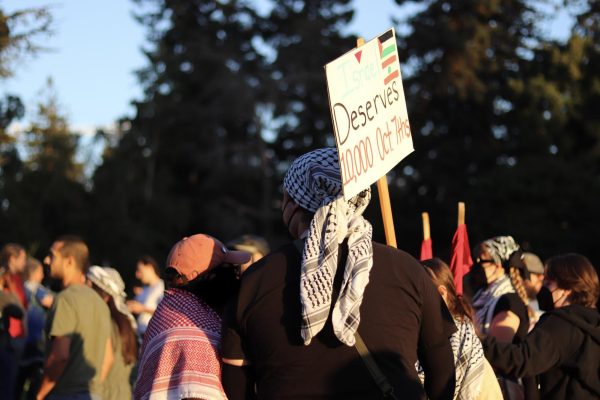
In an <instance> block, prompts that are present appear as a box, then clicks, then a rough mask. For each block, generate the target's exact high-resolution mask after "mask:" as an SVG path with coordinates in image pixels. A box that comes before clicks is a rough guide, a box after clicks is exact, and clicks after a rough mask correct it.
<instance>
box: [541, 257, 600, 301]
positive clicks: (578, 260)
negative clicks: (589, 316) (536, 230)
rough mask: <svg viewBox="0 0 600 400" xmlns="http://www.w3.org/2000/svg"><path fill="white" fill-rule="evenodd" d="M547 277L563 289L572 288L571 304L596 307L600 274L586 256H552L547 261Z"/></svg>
mask: <svg viewBox="0 0 600 400" xmlns="http://www.w3.org/2000/svg"><path fill="white" fill-rule="evenodd" d="M546 278H547V279H549V280H552V281H555V282H556V284H557V285H558V287H559V288H561V289H565V290H571V295H570V296H569V302H570V303H571V304H579V305H582V306H586V307H591V308H595V307H596V302H597V301H598V296H599V295H600V284H599V283H598V274H597V273H596V270H595V268H594V266H593V265H592V263H591V262H590V260H588V259H587V258H586V257H585V256H582V255H581V254H576V253H569V254H561V255H558V256H554V257H551V258H550V259H549V260H548V261H546Z"/></svg>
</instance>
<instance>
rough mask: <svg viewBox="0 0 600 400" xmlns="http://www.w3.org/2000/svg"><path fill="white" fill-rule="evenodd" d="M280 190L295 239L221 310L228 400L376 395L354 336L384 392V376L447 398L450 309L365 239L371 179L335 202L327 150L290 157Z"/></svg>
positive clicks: (406, 265) (405, 263) (420, 278)
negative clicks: (420, 375) (422, 379)
mask: <svg viewBox="0 0 600 400" xmlns="http://www.w3.org/2000/svg"><path fill="white" fill-rule="evenodd" d="M283 188H284V194H283V203H282V207H281V209H282V219H283V222H284V224H285V225H286V227H287V228H288V231H289V233H290V234H291V236H292V237H293V238H294V239H296V241H294V242H293V243H290V244H288V245H286V246H284V247H282V248H281V249H279V250H277V251H275V252H272V253H271V254H269V255H267V256H266V257H264V258H263V259H261V260H260V261H258V262H257V263H255V264H254V265H253V266H252V267H251V268H250V269H248V270H247V271H246V273H245V274H244V275H242V278H241V287H240V291H239V295H238V298H237V300H236V301H235V304H234V306H233V307H231V309H230V313H227V314H226V315H225V317H224V318H225V319H224V332H223V363H224V364H223V384H224V387H225V390H226V393H227V395H228V396H229V399H233V400H235V399H243V398H252V396H256V397H257V398H259V399H291V398H294V399H304V398H311V399H371V398H373V399H374V398H382V392H383V391H384V390H380V388H379V387H378V385H377V384H376V382H375V379H374V377H373V376H371V374H370V373H369V370H368V369H367V368H365V365H364V364H363V359H362V357H361V355H360V354H359V352H358V350H357V348H356V347H355V343H356V337H357V334H360V337H361V338H362V340H363V341H364V343H365V344H366V347H367V348H368V349H369V351H370V353H371V355H372V358H373V359H375V361H376V364H377V365H378V368H379V369H380V370H381V372H382V375H383V376H384V377H385V378H386V379H387V381H388V384H389V385H390V386H391V389H392V391H393V393H395V395H394V397H390V396H389V389H390V386H387V389H385V391H386V393H388V398H403V399H421V398H423V397H424V395H425V394H427V397H428V398H430V399H452V396H453V394H454V360H453V355H452V349H451V347H450V342H449V337H450V336H451V335H452V333H453V332H454V331H455V330H456V327H455V326H454V322H453V320H452V316H451V315H450V313H449V312H448V309H447V307H446V305H445V304H444V302H443V300H442V298H441V296H440V295H439V293H438V292H437V289H436V288H435V286H434V285H433V283H432V282H431V279H429V277H428V276H427V274H426V273H425V271H424V270H423V268H422V267H421V266H420V264H419V263H418V262H417V261H416V260H415V259H414V258H413V257H412V256H410V255H409V254H407V253H405V252H403V251H401V250H398V249H395V248H392V247H389V246H385V245H383V244H379V243H376V242H374V241H372V228H371V224H370V223H369V222H368V221H367V220H366V219H365V218H364V217H363V216H362V214H363V212H364V210H365V208H366V207H367V205H368V203H369V201H370V198H371V192H370V189H367V190H364V191H363V192H362V193H360V194H358V195H357V196H355V197H353V198H352V199H350V200H349V201H346V200H344V197H343V195H342V184H341V179H340V167H339V163H338V155H337V151H336V149H335V148H323V149H318V150H314V151H312V152H309V153H307V154H305V155H303V156H301V157H299V158H298V159H296V160H295V161H294V162H293V163H292V165H291V166H290V169H289V170H288V172H287V174H286V176H285V179H284V182H283ZM417 358H419V359H420V361H421V363H422V365H423V366H424V369H425V371H426V374H425V376H426V381H425V384H424V386H425V388H423V386H422V385H421V383H420V381H419V378H418V376H417V372H416V370H415V368H414V365H415V362H416V361H417ZM380 376H381V375H380ZM424 389H425V390H424Z"/></svg>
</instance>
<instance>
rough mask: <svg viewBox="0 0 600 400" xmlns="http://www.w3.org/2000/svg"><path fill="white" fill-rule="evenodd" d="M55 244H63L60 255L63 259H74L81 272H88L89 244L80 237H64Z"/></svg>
mask: <svg viewBox="0 0 600 400" xmlns="http://www.w3.org/2000/svg"><path fill="white" fill-rule="evenodd" d="M55 242H59V243H62V247H61V248H60V250H59V253H60V254H61V255H62V256H63V257H73V259H74V260H75V264H76V265H77V267H78V268H79V270H80V271H81V272H84V273H85V272H86V271H87V269H88V266H89V255H90V253H89V250H88V247H87V244H85V242H84V241H83V239H81V238H80V237H79V236H75V235H63V236H60V237H59V238H58V239H56V240H55Z"/></svg>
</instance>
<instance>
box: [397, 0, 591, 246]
mask: <svg viewBox="0 0 600 400" xmlns="http://www.w3.org/2000/svg"><path fill="white" fill-rule="evenodd" d="M397 3H399V4H401V3H404V2H403V1H397ZM539 3H542V2H536V1H502V0H501V1H494V2H488V1H469V2H460V1H431V2H428V3H427V6H426V7H425V8H424V9H423V11H422V12H419V13H418V14H417V15H416V16H414V17H413V18H412V19H411V20H410V26H411V28H412V30H411V32H410V33H409V34H408V35H407V36H406V37H404V38H401V39H400V43H399V45H400V50H399V51H400V54H401V61H403V66H404V67H405V70H406V72H407V73H405V80H404V90H405V94H406V96H407V101H408V109H409V117H410V121H411V127H412V132H413V140H414V143H415V148H416V152H415V154H414V155H412V156H410V157H409V159H408V160H407V161H406V163H405V164H404V166H403V167H400V168H397V170H396V171H395V175H394V183H396V184H397V185H395V186H396V187H395V188H394V190H393V192H394V194H395V196H398V197H399V196H400V194H401V193H402V194H405V193H411V194H412V195H410V196H408V197H409V198H408V199H407V200H406V201H404V203H408V207H404V208H402V209H401V211H400V212H404V213H405V214H404V215H405V216H407V214H406V213H407V212H409V213H411V214H412V215H413V216H414V215H418V211H420V210H429V211H430V212H431V213H432V214H433V215H432V221H435V222H433V224H434V225H433V229H434V237H435V235H438V236H439V237H441V238H447V242H448V245H449V242H450V237H451V234H452V231H453V229H454V226H455V211H454V210H455V204H456V202H457V201H459V200H465V201H466V202H467V207H468V214H467V215H468V218H467V219H468V222H470V225H469V232H470V233H471V238H472V241H477V240H481V239H484V238H485V237H488V236H492V235H497V234H512V235H514V236H515V238H516V239H517V240H519V241H521V242H524V243H525V242H526V243H529V245H530V246H531V247H532V249H533V250H537V251H540V252H541V253H542V255H551V254H552V252H553V251H558V250H559V249H560V250H561V251H562V250H568V249H571V250H575V249H585V250H590V249H591V247H590V246H589V239H586V235H587V234H588V233H589V232H590V230H589V229H590V226H589V224H587V223H586V222H585V221H586V219H587V218H589V217H590V216H591V215H590V213H591V214H592V215H593V214H594V213H597V212H595V211H594V208H593V207H591V204H592V203H590V202H589V201H588V199H586V198H585V196H583V192H582V191H580V190H579V189H578V188H579V187H582V188H583V187H584V186H587V187H588V188H594V182H596V187H597V179H596V178H594V175H590V174H589V170H588V171H586V169H585V168H583V165H578V164H577V163H575V164H573V163H572V161H573V160H574V159H575V158H580V157H583V158H586V156H585V154H586V153H588V152H587V151H585V150H584V149H585V148H586V146H590V144H591V141H590V137H591V136H593V134H592V135H590V133H585V129H579V128H577V125H578V124H580V123H583V124H584V125H587V124H588V122H584V121H588V118H580V116H581V114H582V113H581V110H582V109H585V108H586V107H588V106H590V105H591V104H593V103H590V102H589V99H588V98H586V99H585V100H584V99H583V97H581V96H579V95H578V94H577V93H579V92H580V91H581V90H584V91H585V90H589V89H585V88H584V85H586V84H584V82H583V80H582V77H583V76H584V75H585V74H588V73H589V74H591V75H594V72H593V71H594V70H593V69H588V66H587V65H586V66H585V67H584V64H585V63H586V62H587V61H586V60H587V57H586V56H584V55H583V52H581V51H580V50H581V43H580V42H581V40H582V39H581V37H579V38H577V37H573V38H572V39H571V40H570V41H569V43H568V44H566V45H561V44H560V43H556V42H554V41H551V40H549V39H547V38H545V37H543V36H542V35H541V34H540V32H541V31H540V23H541V22H542V21H543V20H544V18H545V16H544V14H542V13H541V11H539V10H540V8H539V7H538V5H539ZM543 3H548V2H543ZM586 40H587V39H585V40H584V41H586ZM582 67H583V68H582ZM585 71H587V72H585ZM596 75H597V73H596ZM587 85H589V82H588V83H587ZM592 121H594V118H591V119H589V122H592ZM587 131H589V132H594V133H597V130H596V131H594V130H593V128H592V129H589V128H588V129H587ZM592 141H593V140H592ZM592 147H593V146H592ZM596 163H597V158H596ZM596 176H597V175H596ZM573 182H576V184H573ZM590 185H591V186H590ZM552 193H554V194H552ZM596 215H597V214H596ZM407 218H409V216H407ZM414 219H416V218H414V217H413V220H414ZM592 220H593V219H592ZM417 226H418V225H417ZM573 229H576V230H577V232H578V234H577V235H573V234H572V230H573ZM569 234H570V235H571V236H569ZM406 235H407V236H408V237H415V236H417V237H418V235H419V234H418V230H417V229H413V230H412V231H411V232H409V231H406ZM558 243H562V244H563V246H557V244H558ZM412 246H414V247H413V248H415V250H416V248H417V242H416V241H414V242H413V243H412ZM440 250H442V252H441V253H442V255H444V252H445V250H447V248H441V249H440ZM590 251H591V250H590ZM445 254H446V255H447V253H445ZM588 254H592V253H590V252H589V251H588Z"/></svg>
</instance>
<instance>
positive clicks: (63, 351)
mask: <svg viewBox="0 0 600 400" xmlns="http://www.w3.org/2000/svg"><path fill="white" fill-rule="evenodd" d="M70 346H71V337H69V336H57V337H54V338H53V339H52V345H51V348H50V353H49V354H48V357H47V358H46V364H45V365H44V374H43V375H42V383H41V384H40V389H39V390H38V393H37V399H38V400H41V399H44V398H45V397H46V396H47V395H48V393H50V391H51V390H52V389H53V388H54V386H55V385H56V382H58V379H59V378H60V377H61V376H62V374H63V372H64V370H65V367H66V365H67V362H68V361H69V348H70Z"/></svg>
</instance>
